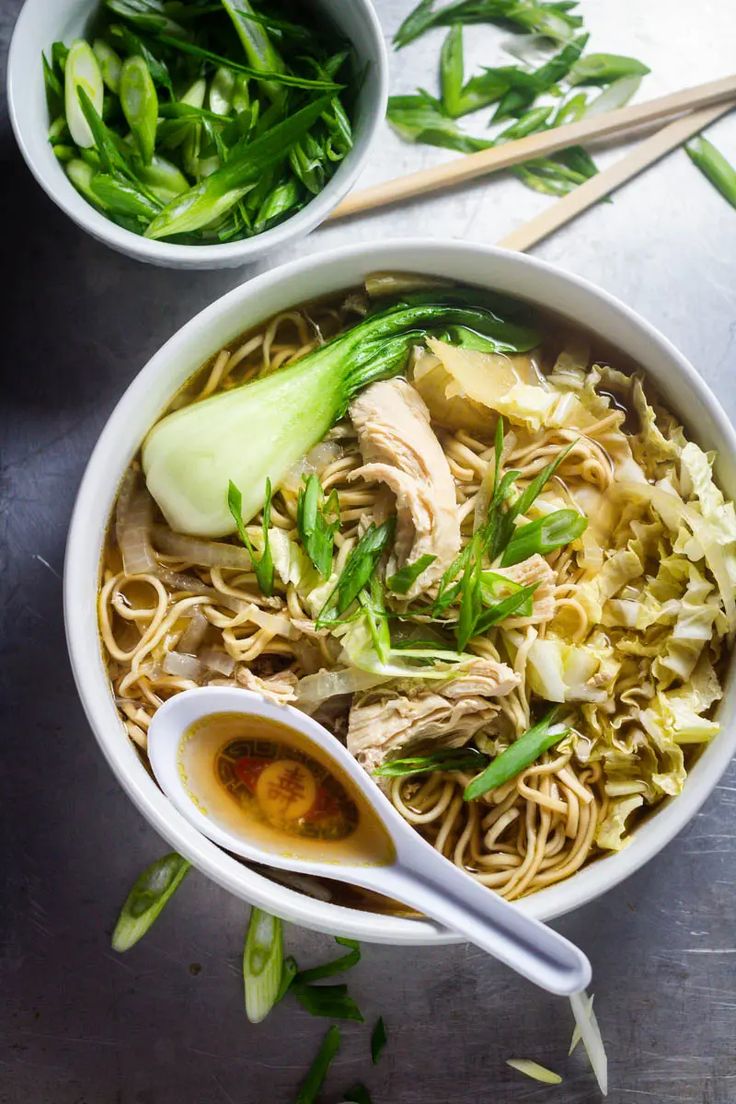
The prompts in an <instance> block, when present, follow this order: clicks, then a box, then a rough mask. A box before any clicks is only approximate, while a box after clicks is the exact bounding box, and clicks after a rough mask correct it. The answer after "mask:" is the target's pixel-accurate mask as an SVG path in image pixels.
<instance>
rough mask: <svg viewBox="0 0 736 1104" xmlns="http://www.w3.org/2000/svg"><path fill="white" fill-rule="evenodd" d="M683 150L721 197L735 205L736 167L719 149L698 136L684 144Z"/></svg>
mask: <svg viewBox="0 0 736 1104" xmlns="http://www.w3.org/2000/svg"><path fill="white" fill-rule="evenodd" d="M685 152H686V153H687V155H688V157H689V158H690V160H691V161H692V163H693V164H694V165H697V167H698V168H699V169H700V171H701V172H702V173H703V174H704V176H707V177H708V180H710V182H711V184H713V185H714V186H715V187H716V188H717V189H718V191H719V192H720V193H721V195H722V196H723V198H724V199H726V200H728V202H729V203H730V204H731V206H732V207H736V168H734V166H733V165H731V164H730V162H728V161H727V160H726V158H725V157H724V156H723V154H722V153H721V151H720V150H718V149H716V147H715V146H714V145H713V144H712V142H709V141H708V139H707V138H703V137H702V136H700V137H698V138H695V139H694V140H693V141H692V142H689V143H688V144H687V145H686V146H685Z"/></svg>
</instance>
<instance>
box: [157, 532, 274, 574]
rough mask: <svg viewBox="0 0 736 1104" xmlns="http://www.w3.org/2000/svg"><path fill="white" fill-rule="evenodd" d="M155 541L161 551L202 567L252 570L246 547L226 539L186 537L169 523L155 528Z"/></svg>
mask: <svg viewBox="0 0 736 1104" xmlns="http://www.w3.org/2000/svg"><path fill="white" fill-rule="evenodd" d="M153 541H154V544H155V546H156V548H157V549H158V550H159V552H163V553H164V554H165V555H167V556H176V558H177V559H180V560H186V561H187V562H188V563H193V564H198V565H199V566H200V567H232V568H235V569H237V570H241V571H250V568H251V566H252V565H251V560H250V556H249V555H248V553H247V552H246V550H245V549H244V548H238V547H237V545H235V544H225V542H224V541H210V540H202V539H200V538H198V537H186V536H184V534H183V533H175V532H174V531H173V529H169V527H168V525H156V526H154V529H153Z"/></svg>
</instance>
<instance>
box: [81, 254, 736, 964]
mask: <svg viewBox="0 0 736 1104" xmlns="http://www.w3.org/2000/svg"><path fill="white" fill-rule="evenodd" d="M386 269H393V270H398V271H414V272H423V273H433V274H438V275H442V276H446V277H450V278H453V279H456V280H465V281H468V282H470V283H475V284H478V285H482V286H485V287H488V288H492V289H496V290H500V291H503V292H506V293H508V294H510V295H514V296H518V297H521V298H524V299H527V300H529V301H530V302H532V303H538V304H540V305H543V306H546V307H547V308H549V309H551V310H553V311H556V312H558V313H559V314H561V315H567V316H568V317H570V318H571V319H574V320H576V321H578V322H580V323H582V324H584V325H586V326H588V327H589V328H590V329H592V330H593V331H595V332H596V333H597V334H599V335H600V336H601V338H603V339H604V340H605V341H607V342H610V343H611V344H612V345H615V346H617V347H618V348H619V349H620V350H621V351H622V353H623V354H625V355H627V356H628V357H630V358H632V359H633V360H634V361H636V362H637V363H639V364H640V365H641V366H642V367H643V368H645V369H646V370H647V372H648V373H649V374H650V375H651V377H652V379H653V380H654V381H655V382H656V384H657V385H658V387H659V389H660V391H661V393H662V394H663V396H664V398H665V399H666V401H667V403H668V404H669V405H670V406H671V408H672V409H673V410H674V411H675V412H676V413H678V414H679V415H680V417H681V418H682V420H683V422H684V423H685V425H686V426H687V427H688V430H689V432H690V435H691V436H692V437H693V438H694V439H695V440H697V441H698V443H700V444H701V445H702V446H703V447H705V448H709V449H715V450H716V452H717V453H718V463H717V468H716V471H717V476H718V478H719V480H720V483H721V485H722V487H723V488H724V490H725V491H726V493H727V494H728V495H729V497H731V498H736V435H735V434H734V430H733V428H732V426H731V425H730V424H729V422H728V420H727V418H726V416H725V415H724V413H723V411H722V409H721V407H720V406H719V404H718V403H717V401H716V399H715V398H714V396H713V395H712V394H711V392H710V391H709V390H708V388H707V387H706V385H705V384H704V383H703V381H702V379H701V378H700V377H699V376H698V374H697V373H696V372H695V370H694V369H693V368H692V366H691V365H690V364H689V363H688V362H687V361H686V360H685V358H684V357H683V356H681V354H680V353H678V352H677V350H676V349H675V348H674V347H673V346H672V345H671V344H670V343H669V342H668V341H667V340H666V339H665V338H664V337H663V336H662V335H661V334H659V333H658V332H657V331H656V330H654V329H653V328H652V327H651V326H649V325H648V324H647V323H646V322H645V321H643V320H642V319H641V318H640V317H639V316H638V315H636V314H635V313H634V312H633V311H632V310H630V309H629V308H628V307H626V306H625V305H624V304H623V303H621V302H619V301H618V300H616V299H614V298H613V297H612V296H610V295H608V294H607V293H605V292H603V291H601V290H599V289H597V288H595V287H594V286H593V285H591V284H590V283H589V282H588V281H586V280H583V279H580V278H579V277H575V276H572V275H570V274H568V273H565V272H563V271H561V270H559V269H556V268H554V267H552V266H550V265H547V264H545V263H543V262H541V261H538V260H535V259H533V258H531V257H526V256H523V255H521V254H514V253H508V252H505V251H504V250H498V249H493V248H489V247H484V246H477V245H470V244H467V243H463V242H446V243H442V242H436V241H412V240H404V241H394V242H390V241H389V242H386V243H382V244H377V245H357V246H352V247H347V248H343V249H339V250H335V251H333V252H330V253H329V254H324V255H322V256H319V255H317V256H312V257H308V258H306V259H303V260H299V261H295V262H293V263H291V264H288V265H285V266H283V267H281V268H278V269H275V270H274V271H272V272H270V273H267V274H265V275H262V276H259V277H257V278H255V279H253V280H251V281H250V282H249V283H246V284H244V285H242V286H240V287H238V288H236V289H234V290H233V291H231V292H230V293H229V294H227V295H225V296H223V297H222V298H221V299H219V300H217V301H216V302H215V303H213V304H212V305H211V306H209V307H207V308H206V309H205V310H204V311H202V312H201V313H200V314H198V315H197V316H196V317H195V318H193V319H192V320H191V321H190V322H189V323H187V325H186V326H184V327H183V328H182V329H181V330H179V331H178V333H176V334H175V335H174V336H173V337H172V338H171V340H170V341H168V342H167V343H166V344H165V345H164V346H163V348H162V349H160V350H159V352H158V353H157V354H156V355H155V356H154V357H153V358H152V359H151V360H150V361H149V363H148V364H147V365H146V367H145V368H144V369H143V370H142V371H141V372H140V373H139V375H138V376H137V377H136V379H135V380H134V381H133V383H132V384H131V386H130V387H129V388H128V390H127V391H126V392H125V394H124V395H123V397H122V399H121V400H120V402H119V404H118V406H117V407H116V409H115V411H114V412H113V414H112V416H111V418H110V420H109V421H108V423H107V425H106V427H105V429H104V430H103V432H102V434H101V436H100V439H99V441H98V443H97V446H96V448H95V450H94V452H93V454H92V457H91V459H90V462H89V465H88V468H87V471H86V473H85V476H84V478H83V480H82V484H81V487H80V490H79V496H78V499H77V503H76V507H75V510H74V515H73V518H72V524H71V529H70V534H69V542H68V546H67V556H66V564H65V577H64V605H65V618H66V627H67V638H68V644H69V651H70V656H71V661H72V667H73V670H74V675H75V678H76V682H77V686H78V689H79V693H80V696H81V698H82V702H83V704H84V708H85V710H86V712H87V716H88V718H89V721H90V724H91V726H92V729H93V731H94V733H95V735H96V737H97V740H98V742H99V744H100V747H101V748H102V750H103V752H104V754H105V756H106V757H107V759H108V761H109V763H110V765H111V766H112V768H113V770H114V771H115V773H116V774H117V776H118V778H119V780H120V782H121V784H122V785H123V786H124V787H125V789H126V791H127V792H128V794H129V795H130V797H131V798H132V800H133V801H134V802H135V803H136V805H137V806H138V808H139V809H140V810H141V812H143V814H144V815H145V816H146V818H147V819H148V820H149V821H150V823H151V824H152V825H153V826H154V828H156V830H157V831H158V832H160V834H161V835H162V836H164V837H165V839H167V840H168V842H169V843H170V844H171V846H172V847H174V848H176V850H177V851H179V852H181V853H182V854H184V855H186V856H187V858H189V859H190V860H191V861H192V862H193V863H194V864H195V865H196V866H197V867H198V868H199V869H200V870H202V871H203V872H204V873H206V874H207V875H208V876H209V877H211V878H213V879H214V880H215V881H217V882H219V883H220V884H221V885H222V886H224V887H225V888H227V889H229V890H230V891H231V892H233V893H235V894H237V895H238V896H240V897H242V898H244V899H245V900H248V901H251V902H253V903H255V904H257V905H260V906H261V907H263V908H265V909H268V910H269V911H271V912H273V913H276V914H277V915H279V916H281V917H283V918H284V919H287V920H291V921H293V922H294V923H296V924H301V925H304V926H306V927H311V928H315V929H318V930H321V931H326V932H331V933H340V934H343V935H351V936H354V937H356V938H359V939H364V940H367V941H374V942H384V943H406V944H427V943H438V942H448V941H452V940H454V939H456V938H457V937H456V936H453V935H452V934H451V933H449V932H446V931H443V930H441V929H438V928H437V926H436V925H434V924H432V923H431V922H429V921H425V920H410V919H404V918H401V917H395V916H381V915H375V914H373V913H369V912H363V911H359V910H353V909H348V908H344V907H341V906H336V905H333V904H330V903H329V902H325V901H317V900H314V899H312V898H309V897H307V896H306V895H304V894H302V893H298V892H296V891H294V890H292V889H288V888H286V887H285V886H282V885H278V884H275V883H273V882H271V881H270V880H268V879H266V878H264V877H263V876H261V875H260V874H257V873H255V872H254V871H252V870H249V869H248V868H247V867H246V866H244V865H243V864H242V863H241V862H239V861H238V860H237V859H235V858H233V857H232V856H231V855H228V854H226V853H225V852H224V851H222V850H220V849H219V848H218V847H217V846H216V845H215V844H213V843H212V842H211V841H209V840H207V839H205V838H204V837H203V836H202V835H201V834H200V833H199V832H197V831H196V829H194V828H193V827H192V825H191V824H189V823H188V822H187V821H186V820H185V818H184V817H182V816H181V814H180V813H178V812H177V810H176V809H174V808H173V806H172V805H171V803H170V802H169V801H168V800H167V798H166V797H165V796H164V795H163V794H162V793H161V791H160V790H159V789H158V787H157V786H156V784H155V782H154V781H153V780H152V778H151V777H150V775H149V774H148V772H147V771H146V770H145V768H144V767H143V765H142V763H141V761H140V759H139V757H138V754H137V752H136V751H135V749H134V748H133V746H132V744H131V743H130V742H129V740H128V739H127V737H126V736H125V734H124V732H123V729H122V726H121V723H120V720H119V718H118V716H117V713H116V710H115V705H114V702H113V699H112V695H111V693H110V686H109V683H108V681H107V677H106V673H105V667H104V663H103V659H102V655H101V652H100V645H99V638H98V634H97V621H96V589H97V577H98V571H99V563H100V554H101V548H102V541H103V537H104V531H105V527H106V525H107V519H108V517H109V514H110V511H111V508H112V505H113V501H114V498H115V493H116V489H117V485H118V482H119V480H120V478H121V476H122V474H123V472H124V470H125V468H126V467H127V465H128V464H129V463H130V461H131V459H132V458H133V456H134V454H135V453H136V451H137V449H138V447H139V445H140V442H141V441H142V439H143V437H144V435H145V433H146V431H147V430H148V428H149V427H150V425H151V424H152V423H153V422H154V421H155V420H156V418H157V416H158V415H159V414H160V413H161V412H162V411H163V410H164V408H165V407H166V405H167V402H168V400H169V399H170V397H171V396H172V395H173V394H174V393H175V392H176V391H177V389H178V388H179V387H180V386H181V384H182V383H183V382H184V381H185V380H186V379H187V378H188V377H189V376H190V375H191V374H192V373H193V372H194V371H195V370H196V369H197V368H198V367H199V366H200V365H201V364H202V363H203V362H204V361H205V360H206V359H207V358H208V357H209V356H211V355H212V354H213V353H214V352H216V351H217V350H218V349H219V348H220V347H221V346H222V345H223V344H226V343H227V342H229V341H230V340H232V339H233V338H234V337H236V336H237V335H238V334H239V333H241V332H242V331H243V330H245V329H248V328H249V327H252V326H254V325H255V324H257V323H258V322H260V321H262V320H264V319H266V318H268V317H269V316H270V315H272V314H274V313H275V312H277V311H279V310H282V309H284V308H287V307H290V306H292V305H294V304H297V303H300V302H302V301H303V300H305V299H307V298H311V297H314V296H316V295H325V294H329V293H332V292H335V291H338V290H340V289H343V288H347V287H350V286H352V285H355V284H358V283H360V281H361V280H362V279H363V277H364V276H365V275H366V274H367V273H369V272H372V271H376V270H386ZM735 709H736V683H735V682H734V680H733V679H729V681H728V685H727V689H726V693H725V696H724V699H723V701H722V702H721V703H720V708H719V711H718V716H719V719H720V721H721V723H722V725H723V731H722V732H721V733H720V735H719V736H718V737H717V738H716V739H715V740H714V741H713V742H712V743H711V744H710V746H709V747H707V748H706V750H705V752H704V753H703V755H702V756H701V758H700V759H699V760H698V762H697V763H696V764H695V766H694V767H693V769H692V771H691V772H690V775H689V777H688V779H687V782H686V785H685V788H684V791H683V793H682V794H681V795H680V796H679V797H677V798H676V799H674V800H672V801H669V802H666V803H664V804H663V805H662V806H661V807H660V808H659V810H658V811H657V812H656V813H655V814H654V815H652V816H651V817H649V818H648V819H647V821H646V822H645V823H643V824H642V825H641V826H640V827H639V828H638V829H637V830H636V832H635V833H634V838H633V840H632V842H631V844H630V845H629V847H628V848H626V849H625V850H624V851H622V852H620V853H619V854H616V855H611V856H608V857H606V858H604V859H602V860H601V861H599V862H596V863H593V864H591V865H590V866H588V867H586V868H584V869H583V870H581V871H579V872H578V873H577V874H575V875H574V876H573V877H572V878H569V879H568V880H567V881H565V882H562V883H560V884H559V885H555V886H551V887H549V888H547V889H544V890H542V891H541V892H539V893H536V894H534V895H533V896H531V897H528V898H526V899H524V900H522V901H521V902H519V904H518V905H517V907H518V908H520V909H523V910H524V911H525V912H527V913H528V914H529V915H531V916H534V917H537V918H539V919H543V920H549V919H551V918H553V917H555V916H559V915H561V914H563V913H565V912H568V911H570V910H571V909H574V908H577V907H579V906H581V905H583V904H585V903H586V902H587V901H590V900H592V899H593V898H595V897H597V896H598V895H599V894H601V893H603V892H605V891H606V890H607V889H609V888H611V887H612V886H614V885H616V884H617V883H618V882H620V881H621V880H622V879H623V878H625V877H626V876H627V875H629V874H631V873H632V872H633V871H634V870H636V869H638V867H640V866H641V865H642V864H643V863H645V862H646V861H647V860H648V859H650V858H652V856H653V855H655V854H656V853H657V852H658V851H659V850H661V848H662V847H664V846H665V844H666V843H668V842H669V840H671V839H672V837H673V836H674V835H675V834H676V833H677V832H678V831H679V830H680V829H681V828H682V827H683V826H684V825H685V824H686V823H687V822H688V821H689V820H690V819H691V817H693V816H694V815H695V813H696V812H697V810H698V808H699V807H700V805H701V804H702V802H703V801H704V800H705V798H706V797H707V796H708V794H709V793H710V792H711V790H712V789H713V788H714V786H715V785H716V783H717V781H718V779H719V778H720V776H721V774H722V773H723V771H724V769H725V767H726V765H727V763H728V761H729V759H730V758H731V756H732V754H733V752H734V749H735V747H736V726H734V723H733V722H734V711H735Z"/></svg>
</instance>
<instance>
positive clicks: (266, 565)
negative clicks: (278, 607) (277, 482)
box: [227, 479, 274, 596]
mask: <svg viewBox="0 0 736 1104" xmlns="http://www.w3.org/2000/svg"><path fill="white" fill-rule="evenodd" d="M227 504H228V507H229V509H230V513H231V514H232V516H233V520H234V521H235V524H236V525H237V527H238V535H239V537H240V539H241V541H242V542H243V544H244V545H245V547H246V549H247V550H248V554H249V556H250V558H251V562H252V564H253V570H254V572H255V575H256V580H257V582H258V586H259V588H260V591H261V593H262V594H265V595H267V596H270V595H272V594H273V580H274V567H273V556H272V555H271V546H270V543H269V537H268V530H269V528H270V525H271V480H270V479H267V480H266V497H265V499H264V502H263V520H262V527H261V528H262V533H263V551H262V552H261V554H260V556H259V555H258V554H257V552H256V550H255V548H254V547H253V542H252V541H251V539H250V537H249V536H248V530H247V529H246V528H245V525H244V524H243V496H242V495H241V493H240V491H239V489H238V488H237V487H236V486H235V484H234V483H233V481H232V479H231V480H230V483H229V485H228V491H227Z"/></svg>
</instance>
